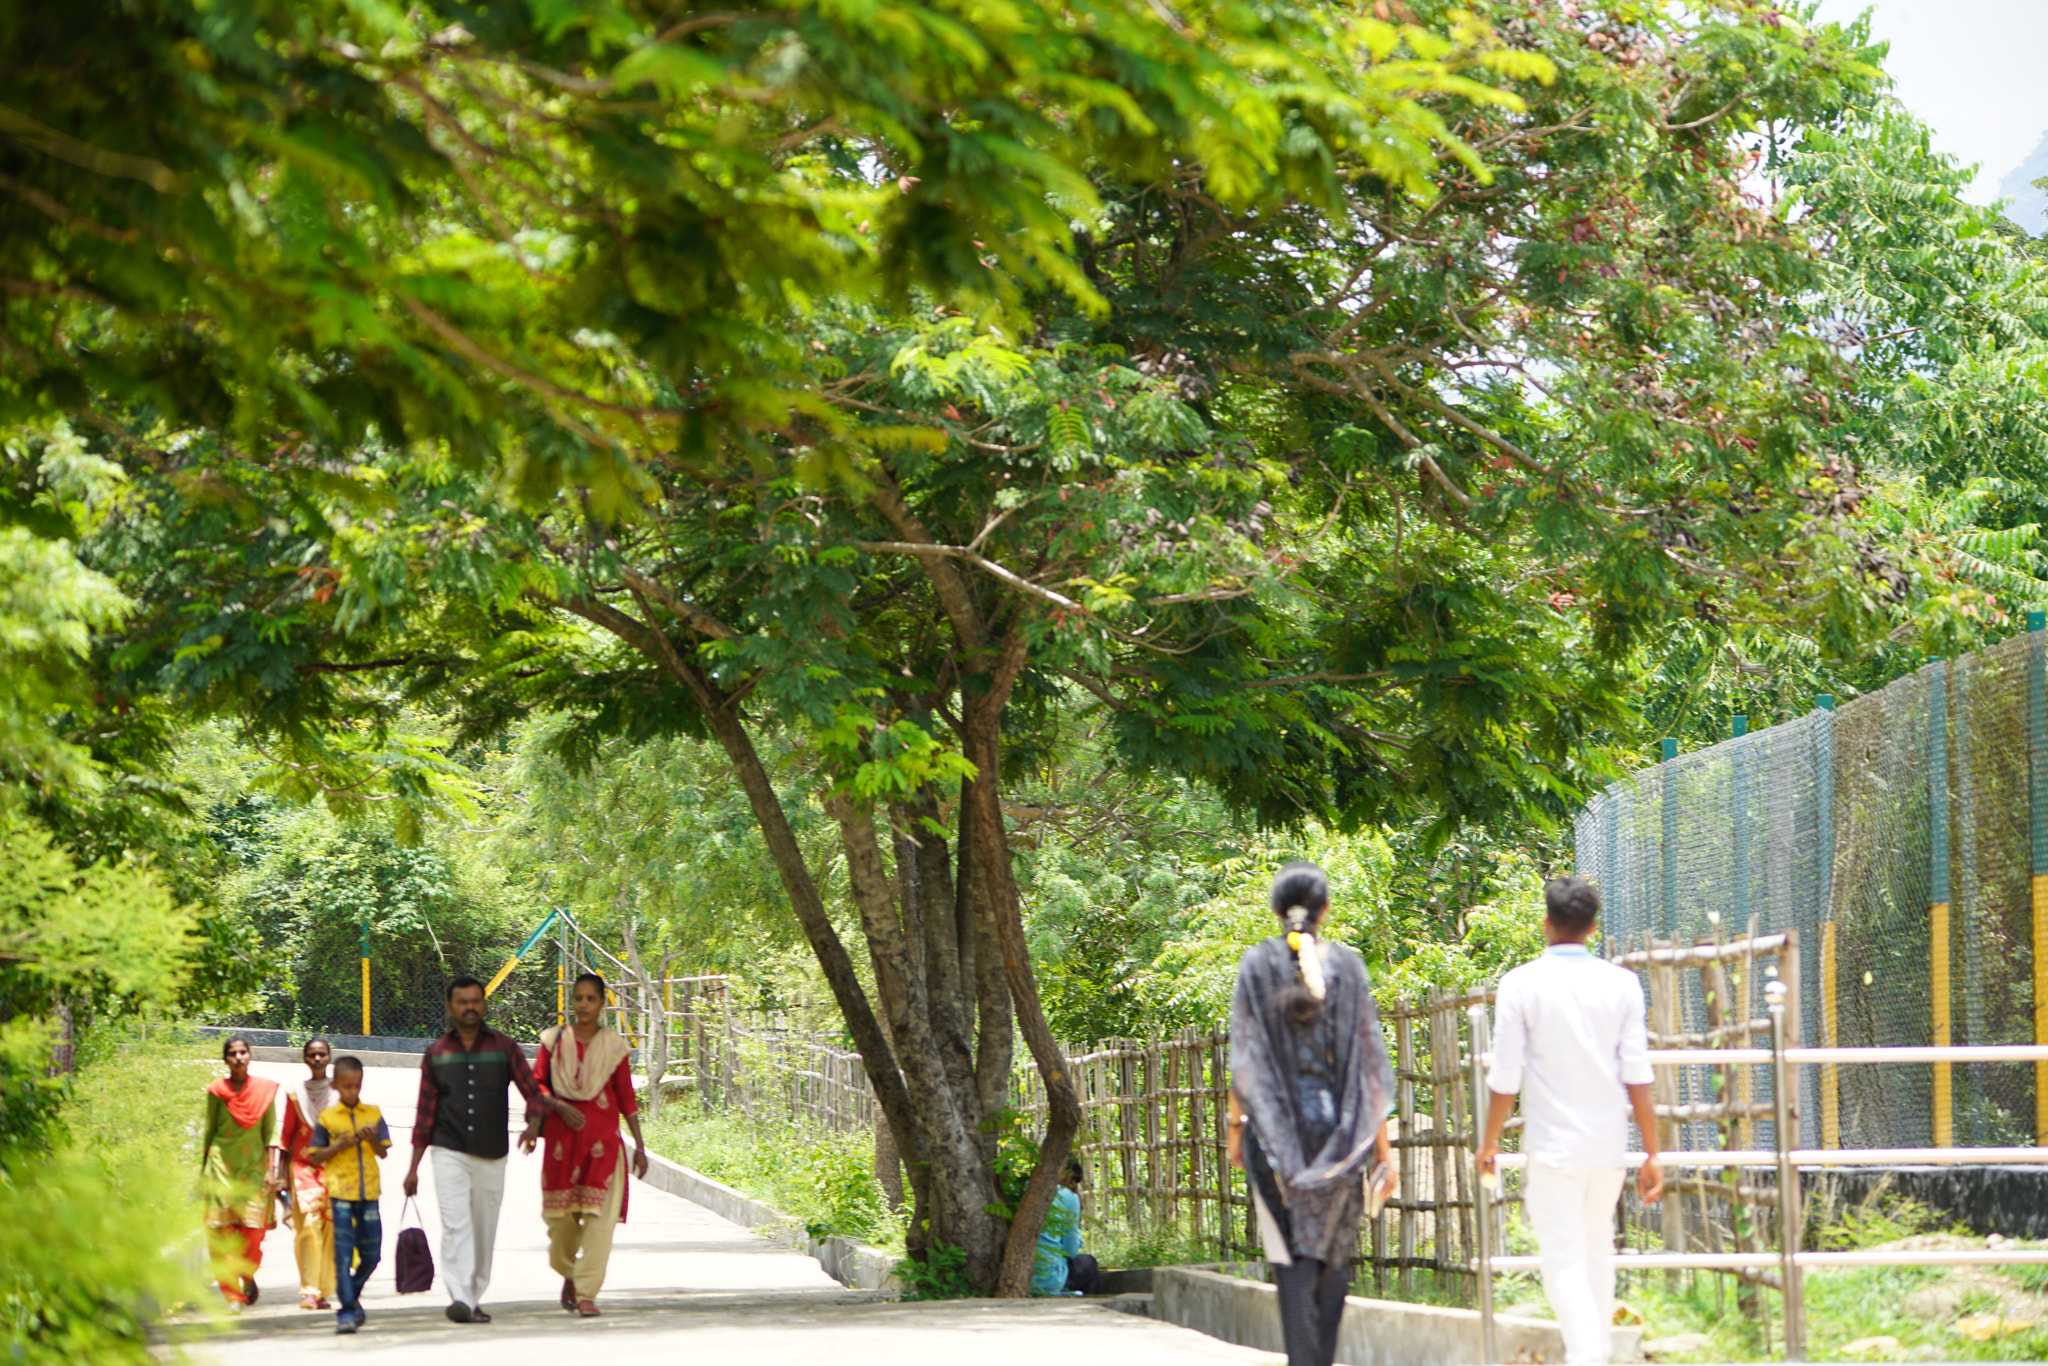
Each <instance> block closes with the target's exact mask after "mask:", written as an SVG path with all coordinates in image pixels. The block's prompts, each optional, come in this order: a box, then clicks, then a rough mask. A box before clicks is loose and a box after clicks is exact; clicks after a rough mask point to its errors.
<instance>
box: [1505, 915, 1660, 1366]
mask: <svg viewBox="0 0 2048 1366" xmlns="http://www.w3.org/2000/svg"><path fill="white" fill-rule="evenodd" d="M1543 902H1544V907H1545V910H1546V911H1547V914H1546V915H1545V916H1544V919H1543V938H1544V941H1545V942H1546V943H1548V944H1549V946H1550V947H1549V948H1547V949H1545V950H1544V952H1543V956H1542V957H1540V958H1538V959H1537V960H1536V961H1535V962H1533V963H1524V964H1523V965H1522V966H1521V967H1518V968H1516V969H1515V970H1514V971H1512V972H1510V973H1508V975H1507V976H1505V977H1503V978H1501V981H1500V990H1499V992H1498V993H1497V994H1496V996H1495V998H1494V1005H1493V1021H1494V1023H1493V1031H1494V1032H1493V1067H1492V1069H1491V1070H1490V1071H1488V1073H1487V1076H1486V1085H1487V1089H1488V1090H1489V1091H1491V1092H1492V1093H1493V1095H1492V1103H1491V1104H1490V1105H1489V1106H1488V1107H1487V1112H1486V1135H1485V1139H1484V1141H1483V1142H1482V1143H1481V1144H1480V1145H1479V1170H1480V1172H1481V1174H1482V1175H1487V1176H1490V1175H1492V1173H1493V1171H1494V1159H1495V1158H1496V1157H1497V1156H1498V1155H1499V1153H1500V1135H1501V1130H1502V1129H1503V1128H1504V1127H1506V1125H1507V1122H1508V1115H1509V1114H1510V1113H1512V1112H1513V1110H1514V1108H1515V1096H1516V1094H1517V1093H1524V1094H1523V1100H1522V1151H1523V1153H1524V1154H1526V1155H1527V1156H1528V1159H1529V1167H1528V1171H1527V1174H1526V1176H1525V1178H1524V1185H1523V1188H1522V1199H1523V1208H1525V1209H1526V1210H1527V1211H1528V1213H1529V1226H1530V1228H1531V1230H1532V1231H1534V1233H1535V1234H1536V1246H1537V1248H1538V1250H1539V1251H1540V1252H1541V1253H1542V1256H1543V1293H1544V1294H1545V1295H1546V1296H1548V1297H1549V1299H1550V1308H1551V1312H1552V1313H1554V1314H1556V1315H1557V1325H1558V1327H1559V1328H1560V1329H1562V1330H1563V1331H1564V1353H1565V1362H1566V1366H1605V1363H1607V1362H1608V1361H1609V1360H1611V1358H1612V1353H1613V1330H1612V1324H1613V1322H1614V1207H1615V1203H1616V1202H1617V1201H1618V1200H1620V1198H1621V1182H1622V1177H1623V1174H1624V1172H1625V1170H1626V1160H1627V1155H1628V1118H1629V1111H1630V1109H1631V1108H1633V1110H1634V1111H1635V1120H1636V1127H1637V1128H1638V1129H1640V1130H1641V1131H1642V1136H1643V1149H1644V1151H1645V1152H1646V1153H1647V1154H1648V1160H1646V1161H1645V1162H1644V1163H1643V1168H1642V1171H1641V1173H1640V1174H1639V1175H1638V1176H1637V1177H1636V1189H1637V1191H1638V1192H1639V1193H1640V1194H1641V1195H1642V1198H1643V1203H1644V1204H1646V1205H1648V1204H1654V1203H1656V1200H1657V1198H1658V1197H1659V1196H1660V1195H1662V1194H1663V1193H1664V1169H1663V1167H1662V1166H1661V1165H1659V1163H1658V1161H1657V1121H1656V1115H1655V1112H1654V1111H1653V1110H1652V1109H1651V1107H1650V1075H1651V1074H1650V1058H1649V1031H1648V1028H1647V1025H1646V1023H1645V1020H1644V1008H1643V986H1642V983H1641V982H1640V981H1638V980H1637V978H1636V975H1635V974H1634V973H1632V972H1630V971H1629V970H1628V969H1626V968H1622V967H1617V966H1616V965H1614V964H1612V963H1608V962H1605V961H1603V960H1601V959H1599V958H1595V957H1594V956H1593V953H1592V951H1591V950H1590V949H1588V948H1587V947H1586V940H1587V939H1588V938H1589V937H1590V936H1591V935H1592V933H1593V924H1594V921H1595V920H1597V919H1598V918H1599V915H1600V893H1599V892H1598V891H1596V890H1595V889H1594V887H1593V885H1592V884H1591V883H1589V882H1582V881H1580V880H1579V879H1578V878H1573V877H1564V878H1556V879H1553V880H1552V881H1550V882H1547V883H1545V884H1544V887H1543Z"/></svg>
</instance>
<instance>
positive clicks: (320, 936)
mask: <svg viewBox="0 0 2048 1366" xmlns="http://www.w3.org/2000/svg"><path fill="white" fill-rule="evenodd" d="M222 819H223V820H224V821H229V822H232V823H233V824H234V825H235V827H236V832H237V833H236V846H237V853H238V855H239V861H240V863H241V865H242V866H241V868H240V870H239V871H237V872H236V873H235V874H234V875H233V876H232V877H230V878H229V879H227V880H226V882H225V883H224V884H223V886H222V889H221V891H222V899H223V901H224V902H226V903H227V904H228V906H229V907H230V908H231V909H232V911H233V912H234V914H236V915H237V916H238V917H239V918H240V919H241V920H242V921H243V922H244V923H247V924H250V925H254V926H261V927H262V931H263V934H264V937H265V940H266V942H267V943H268V945H269V946H270V949H271V953H272V961H273V962H274V963H275V965H276V971H275V972H274V973H273V974H272V975H270V976H269V977H267V978H266V979H265V981H264V982H263V984H262V986H261V988H260V990H259V991H258V992H257V993H256V999H255V1000H254V1001H253V1002H252V1003H250V1004H249V1005H248V1006H247V1007H246V1008H240V1007H238V1008H236V1009H234V1010H233V1011H231V1012H230V1014H229V1018H230V1019H231V1020H232V1021H233V1022H234V1023H239V1024H250V1025H259V1026H262V1027H265V1028H273V1029H290V1030H294V1031H320V1032H342V1033H360V1032H361V1031H362V1017H361V996H362V991H361V980H362V979H361V967H360V964H361V960H362V957H363V933H364V929H365V927H367V930H368V935H369V958H370V974H371V984H370V990H371V1027H372V1030H373V1031H374V1032H376V1033H380V1034H387V1033H388V1034H435V1033H439V1032H440V1031H442V1030H443V1029H445V1028H446V1027H447V1011H446V1006H445V995H446V988H447V983H448V981H449V980H450V979H451V978H453V977H457V976H460V975H462V974H465V973H466V974H469V975H471V976H476V977H481V978H484V979H485V980H488V979H489V978H490V977H491V976H492V975H493V974H494V973H495V972H496V971H497V969H498V968H499V966H501V965H502V964H503V963H504V962H505V960H506V959H508V958H509V957H511V955H512V953H513V952H514V950H516V949H517V948H518V947H519V945H520V943H521V942H522V941H523V940H524V939H525V938H526V936H527V934H528V933H530V932H531V931H532V929H533V927H534V926H535V925H536V924H538V923H539V922H540V920H541V919H542V918H543V916H544V915H545V912H544V911H543V910H541V909H540V908H539V906H538V905H537V903H536V902H535V901H534V900H533V899H531V898H530V897H529V896H527V895H523V894H521V893H520V892H519V891H518V890H517V889H515V888H513V887H511V886H509V885H508V883H507V878H506V873H505V870H504V869H503V868H501V867H500V866H499V865H498V864H497V863H496V861H495V860H493V859H492V858H491V857H490V855H489V852H488V851H487V850H485V849H483V848H481V847H479V846H478V845H477V844H476V843H475V842H474V841H470V840H465V839H463V838H461V837H460V836H459V835H457V834H455V833H453V832H448V831H443V830H436V831H435V833H434V837H433V838H432V839H430V840H429V841H428V842H426V843H424V844H417V845H407V844H404V843H401V842H400V841H399V840H398V839H397V837H396V836H395V835H394V833H393V832H392V831H391V830H390V829H388V828H380V826H379V824H377V823H376V822H374V821H371V820H364V819H359V820H355V821H350V822H343V821H340V820H337V819H336V818H335V817H333V816H331V815H329V814H328V813H326V812H324V811H320V810H317V809H311V808H305V807H292V806H281V805H276V804H270V803H264V802H261V801H257V800H253V799H245V801H244V803H243V804H242V805H241V807H240V808H239V809H237V810H233V811H228V812H223V813H222ZM554 997H555V992H554V981H553V978H552V974H551V973H548V972H546V970H545V969H544V968H536V967H534V966H529V967H528V968H527V970H525V971H523V972H515V973H514V974H513V975H512V976H511V977H509V978H507V979H506V981H505V983H504V985H503V986H501V987H500V988H499V989H498V991H497V992H496V993H495V994H494V995H493V996H492V998H491V1015H492V1019H493V1020H494V1021H495V1022H496V1024H497V1025H498V1027H499V1028H502V1029H506V1030H508V1031H512V1032H515V1033H520V1034H523V1035H525V1036H527V1037H531V1036H533V1035H534V1034H536V1033H537V1032H538V1031H539V1030H540V1029H541V1028H542V1027H543V1026H544V1025H545V1024H546V1023H548V1022H549V1021H550V1020H551V1019H552V1017H553V1014H554V1008H555V1000H554Z"/></svg>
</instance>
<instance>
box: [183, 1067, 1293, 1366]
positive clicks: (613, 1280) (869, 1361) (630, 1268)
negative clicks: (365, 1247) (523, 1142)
mask: <svg viewBox="0 0 2048 1366" xmlns="http://www.w3.org/2000/svg"><path fill="white" fill-rule="evenodd" d="M252 1070H253V1071H255V1072H257V1073H258V1074H259V1075H262V1076H266V1077H271V1078H273V1079H275V1080H278V1081H289V1080H292V1079H295V1078H297V1077H301V1076H304V1075H305V1073H304V1070H303V1069H302V1068H299V1067H297V1066H295V1065H285V1064H274V1063H257V1064H255V1065H254V1066H253V1068H252ZM418 1084H419V1083H418V1073H417V1072H415V1071H411V1070H403V1071H401V1070H398V1069H394V1068H371V1069H370V1070H369V1072H368V1074H367V1075H366V1077H365V1079H364V1086H363V1096H364V1099H366V1100H368V1101H370V1102H371V1103H373V1104H375V1105H379V1106H381V1107H383V1109H384V1112H385V1115H386V1117H387V1118H388V1119H389V1120H390V1123H391V1128H392V1132H393V1137H394V1138H396V1139H397V1143H396V1144H395V1145H394V1146H393V1148H392V1152H391V1157H390V1158H388V1159H387V1160H386V1161H385V1164H384V1179H385V1196H384V1201H383V1214H384V1264H383V1266H381V1267H380V1268H378V1270H377V1273H376V1275H375V1276H373V1277H372V1278H371V1280H370V1285H369V1288H368V1290H367V1291H365V1293H364V1296H363V1308H364V1309H365V1310H366V1311H367V1312H368V1314H369V1316H370V1321H369V1324H368V1326H367V1327H366V1328H365V1329H364V1330H363V1331H362V1332H361V1333H360V1334H358V1335H356V1336H355V1337H340V1336H337V1335H336V1334H335V1332H334V1316H333V1315H332V1314H331V1313H313V1312H309V1311H305V1310H301V1309H300V1308H298V1274H297V1266H296V1263H295V1262H294V1261H293V1259H292V1243H291V1230H290V1229H288V1228H283V1227H280V1228H277V1229H275V1230H273V1231H272V1233H271V1235H270V1237H269V1240H268V1241H267V1242H266V1243H265V1245H264V1257H263V1268H262V1270H261V1272H260V1273H259V1274H258V1275H257V1284H258V1285H259V1286H260V1287H261V1289H262V1297H261V1301H260V1303H259V1304H258V1305H257V1307H256V1308H254V1309H252V1310H250V1311H249V1312H248V1313H247V1314H245V1315H243V1316H242V1318H241V1319H240V1320H239V1321H238V1323H237V1325H236V1331H235V1333H234V1336H232V1337H231V1338H228V1339H225V1340H221V1341H216V1342H211V1343H207V1344H205V1345H203V1346H200V1347H199V1348H198V1351H197V1353H196V1355H198V1356H199V1357H200V1358H201V1359H207V1360H211V1361H213V1362H216V1363H218V1366H259V1364H260V1366H279V1363H280V1362H288V1361H294V1360H296V1359H297V1358H298V1357H300V1356H302V1355H306V1356H321V1355H324V1354H328V1353H335V1354H346V1356H347V1359H348V1360H349V1361H350V1362H353V1363H363V1364H364V1366H396V1364H397V1363H411V1362H419V1363H426V1362H429V1361H431V1362H433V1363H434V1364H435V1366H464V1364H465V1363H471V1362H474V1363H478V1364H479V1366H481V1364H482V1363H491V1366H528V1363H532V1366H541V1363H546V1366H560V1363H561V1362H562V1361H563V1360H564V1359H565V1357H566V1358H567V1359H569V1360H572V1361H574V1360H601V1361H602V1363H603V1366H637V1364H638V1363H653V1362H661V1363H664V1366H667V1364H668V1363H672V1362H675V1361H688V1362H690V1363H692V1366H713V1364H714V1363H734V1366H740V1364H741V1363H745V1366H919V1364H920V1363H926V1362H929V1363H932V1364H933V1366H938V1364H939V1363H945V1366H954V1363H958V1362H962V1361H971V1362H974V1363H976V1366H1042V1363H1044V1362H1047V1361H1056V1362H1059V1363H1060V1366H1096V1363H1101V1366H1111V1363H1115V1366H1166V1363H1181V1362H1186V1363H1203V1362H1238V1363H1254V1362H1272V1361H1273V1359H1274V1355H1275V1354H1274V1353H1271V1352H1258V1351H1253V1350H1251V1349H1249V1348H1244V1347H1236V1346H1232V1345H1230V1344H1228V1343H1223V1342H1218V1341H1217V1340H1216V1339H1214V1338H1209V1337H1205V1336H1203V1335H1202V1334H1200V1333H1194V1332H1190V1331H1188V1330H1187V1329H1184V1328H1176V1327H1174V1326H1172V1325H1170V1324H1163V1323H1155V1322H1153V1321H1152V1320H1150V1319H1143V1318H1136V1317H1133V1316H1131V1315H1128V1314H1122V1313H1118V1312H1117V1311H1115V1310H1113V1309H1109V1308H1107V1307H1106V1306H1103V1305H1099V1304H1086V1303H1080V1302H1076V1301H1071V1300H1069V1301H1064V1302H1063V1301H1057V1300H1049V1301H1016V1300H1001V1301H993V1300H972V1301H961V1302H954V1303H945V1304H931V1305H925V1304H895V1303H886V1302H882V1301H880V1300H879V1298H878V1297H877V1296H874V1295H872V1294H869V1293H867V1292H862V1291H852V1290H848V1289H846V1288H845V1287H844V1286H841V1285H840V1284H839V1283H838V1282H837V1281H834V1280H833V1279H832V1278H831V1277H829V1276H827V1275H826V1274H825V1273H824V1271H823V1270H822V1269H821V1268H820V1267H819V1266H818V1264H817V1263H816V1262H815V1261H813V1260H811V1258H809V1257H807V1256H804V1255H802V1254H800V1253H795V1252H790V1251H786V1250H784V1249H782V1248H778V1247H775V1246H774V1245H772V1244H770V1243H768V1242H767V1241H765V1240H764V1239H761V1238H758V1237H756V1236H755V1235H754V1234H752V1233H750V1232H748V1231H747V1230H746V1229H744V1228H741V1227H740V1226H739V1225H737V1224H733V1223H729V1222H728V1221H726V1220H724V1219H721V1218H719V1217H718V1216H717V1215H715V1214H713V1213H711V1212H710V1211H709V1210H706V1209H704V1208H702V1207H701V1206H698V1205H694V1204H691V1203H690V1202H689V1201H687V1200H683V1199H680V1198H678V1197H676V1196H672V1195H669V1194H667V1193H665V1192H662V1191H658V1190H655V1189H654V1188H653V1187H651V1186H648V1185H645V1184H642V1183H639V1182H636V1183H634V1185H633V1189H632V1198H631V1204H630V1208H629V1214H628V1218H627V1222H626V1225H625V1227H624V1228H622V1229H620V1230H619V1236H618V1239H617V1241H616V1242H615V1243H614V1244H613V1250H612V1262H611V1269H610V1273H609V1276H608V1279H607V1281H606V1284H605V1289H604V1294H603V1296H602V1298H601V1300H600V1304H601V1305H602V1307H603V1308H604V1311H605V1313H604V1317H602V1318H598V1319H591V1320H582V1319H577V1318H574V1317H571V1316H570V1315H568V1314H565V1313H563V1312H562V1309H561V1307H560V1305H559V1304H557V1302H556V1298H555V1297H556V1295H557V1293H558V1292H559V1290H560V1288H561V1279H560V1278H559V1277H557V1276H556V1275H555V1274H554V1273H553V1272H552V1271H550V1270H549V1269H548V1261H547V1237H546V1231H545V1228H544V1226H543V1225H542V1222H541V1214H540V1158H539V1156H538V1155H537V1154H536V1155H535V1156H532V1157H522V1156H521V1155H520V1154H519V1153H518V1151H517V1150H516V1149H515V1150H514V1152H513V1154H512V1157H511V1159H510V1160H511V1163H512V1167H511V1170H510V1171H509V1172H507V1174H506V1181H505V1205H504V1213H503V1215H502V1217H501V1219H500V1222H499V1225H498V1247H497V1256H496V1260H495V1264H494V1266H493V1270H492V1276H491V1288H490V1292H489V1294H488V1295H487V1297H486V1299H485V1306H486V1307H487V1308H488V1309H489V1310H490V1311H491V1315H492V1322H491V1323H489V1324H484V1325H467V1326H465V1325H458V1324H453V1323H450V1322H448V1320H447V1319H446V1318H445V1317H444V1316H443V1312H442V1311H443V1309H444V1307H445V1306H446V1304H447V1296H446V1295H445V1294H443V1293H442V1292H441V1290H440V1288H439V1287H438V1286H436V1288H435V1289H434V1290H433V1291H431V1292H429V1293H428V1294H425V1295H408V1296H403V1297H401V1296H400V1295H399V1294H398V1292H397V1290H396V1289H395V1288H394V1285H393V1282H392V1257H393V1253H394V1249H395V1248H396V1246H397V1241H398V1228H399V1208H400V1206H401V1205H402V1204H403V1203H404V1196H403V1195H402V1194H401V1193H400V1192H399V1188H398V1183H399V1180H400V1178H402V1177H403V1176H404V1174H405V1163H406V1162H407V1161H409V1160H410V1158H411V1153H410V1152H409V1151H408V1149H407V1146H406V1145H407V1144H408V1143H409V1141H410V1137H411V1125H412V1117H413V1098H414V1095H415V1093H416V1090H417V1087H418ZM433 1200H434V1188H433V1176H432V1171H431V1168H430V1167H426V1166H423V1167H422V1168H421V1172H420V1199H419V1203H418V1208H419V1211H420V1214H421V1217H422V1219H423V1220H424V1222H425V1224H426V1228H427V1236H428V1237H429V1239H430V1240H432V1241H433V1242H434V1244H435V1245H436V1251H437V1254H438V1245H439V1243H440V1216H439V1214H438V1212H437V1210H436V1208H435V1206H434V1203H433Z"/></svg>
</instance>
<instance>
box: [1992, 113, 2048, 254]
mask: <svg viewBox="0 0 2048 1366" xmlns="http://www.w3.org/2000/svg"><path fill="white" fill-rule="evenodd" d="M2043 178H2048V133H2044V134H2042V135H2041V140H2040V141H2039V142H2037V143H2035V144H2034V150H2033V151H2031V152H2029V153H2027V159H2026V160H2025V161H2022V162H2021V163H2020V164H2019V165H2017V166H2015V167H2013V168H2012V169H2011V170H2010V171H2007V172H2006V173H2005V179H2003V180H2001V181H1999V182H1998V193H1999V195H2000V197H2002V198H2005V199H2010V200H2011V201H2012V207H2011V208H2009V209H2007V210H2006V211H2005V212H2006V216H2007V217H2009V218H2011V219H2012V221H2013V222H2015V223H2017V224H2019V225H2020V226H2021V227H2023V228H2025V229H2026V230H2027V231H2028V232H2030V233H2032V234H2034V235H2035V236H2036V237H2039V236H2040V235H2041V234H2042V233H2044V232H2048V194H2044V193H2043V192H2042V191H2041V190H2039V189H2037V188H2036V187H2035V185H2034V182H2035V181H2037V180H2040V179H2043Z"/></svg>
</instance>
